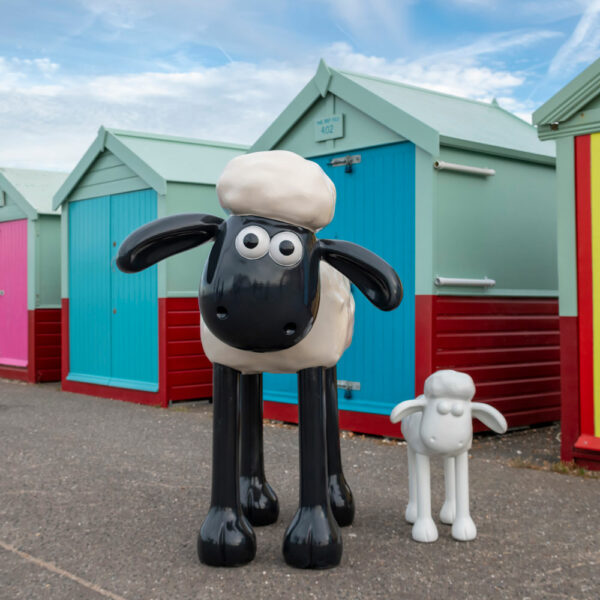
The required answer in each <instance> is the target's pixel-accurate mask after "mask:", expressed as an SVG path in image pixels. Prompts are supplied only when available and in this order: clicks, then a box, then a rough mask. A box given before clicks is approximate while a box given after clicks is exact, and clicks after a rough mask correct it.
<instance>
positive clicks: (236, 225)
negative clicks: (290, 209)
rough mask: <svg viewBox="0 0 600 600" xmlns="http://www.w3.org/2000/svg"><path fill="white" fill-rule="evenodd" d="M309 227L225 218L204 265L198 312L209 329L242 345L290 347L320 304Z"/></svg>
mask: <svg viewBox="0 0 600 600" xmlns="http://www.w3.org/2000/svg"><path fill="white" fill-rule="evenodd" d="M316 243H317V240H316V238H315V235H314V233H313V232H312V231H309V230H308V229H304V228H302V227H296V226H294V225H290V224H289V223H283V222H281V221H274V220H272V219H266V218H262V217H254V216H243V217H240V216H232V217H229V219H227V221H225V222H224V223H223V224H222V225H221V227H220V231H219V233H218V235H217V236H216V238H215V244H214V246H213V249H212V251H211V254H210V257H209V259H208V262H207V264H206V266H205V268H204V275H203V277H202V284H201V286H200V313H201V315H202V318H203V319H204V322H205V323H206V325H207V326H208V328H209V329H210V330H211V331H212V333H213V334H214V335H215V336H216V337H218V338H219V339H220V340H222V341H223V342H225V343H226V344H229V345H230V346H233V347H235V348H240V349H242V350H251V351H253V352H269V351H275V350H283V349H285V348H290V347H291V346H294V345H295V344H297V343H298V342H299V341H300V340H302V339H303V338H304V337H305V336H306V335H307V334H308V332H309V331H310V329H311V327H312V325H313V323H314V320H315V317H316V314H317V309H318V307H319V255H318V251H317V246H316Z"/></svg>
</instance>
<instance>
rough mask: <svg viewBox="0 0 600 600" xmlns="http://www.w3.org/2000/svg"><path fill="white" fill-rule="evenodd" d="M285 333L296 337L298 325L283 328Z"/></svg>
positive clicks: (290, 324) (287, 325) (293, 324)
mask: <svg viewBox="0 0 600 600" xmlns="http://www.w3.org/2000/svg"><path fill="white" fill-rule="evenodd" d="M283 333H285V335H294V334H295V333H296V323H286V324H285V325H284V326H283Z"/></svg>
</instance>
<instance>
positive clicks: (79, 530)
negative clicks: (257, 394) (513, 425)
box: [0, 380, 600, 600]
mask: <svg viewBox="0 0 600 600" xmlns="http://www.w3.org/2000/svg"><path fill="white" fill-rule="evenodd" d="M211 413H212V409H211V406H210V405H209V404H208V403H194V404H185V405H178V406H175V407H173V408H171V409H168V410H163V409H157V408H150V407H144V406H138V405H135V404H129V403H125V402H119V401H113V400H106V399H101V398H93V397H89V396H82V395H77V394H69V393H64V392H61V391H60V387H59V385H58V384H43V385H36V386H34V385H28V384H22V383H16V382H8V381H4V380H0V599H2V600H17V599H27V600H38V599H40V600H80V599H81V600H88V599H89V600H101V599H102V598H111V599H112V600H133V599H136V600H158V599H160V600H163V599H164V600H187V599H190V600H192V599H203V598H207V599H209V598H210V599H211V600H212V599H221V598H247V599H252V600H255V599H261V598H285V599H286V600H293V599H307V598H319V599H321V598H348V599H358V598H393V599H395V600H397V599H402V598H406V599H411V600H413V599H415V600H416V599H421V598H425V599H435V600H437V599H442V598H443V599H455V598H456V599H460V600H462V599H467V598H478V599H481V598H483V599H496V598H502V599H504V598H506V599H511V600H512V599H516V598H519V599H527V598H530V599H538V598H549V599H557V598H558V599H562V598H565V599H567V598H568V599H578V600H579V599H588V598H589V599H591V600H598V599H599V598H600V479H599V478H596V477H583V476H581V475H580V476H575V475H572V474H561V473H557V472H553V471H552V468H553V467H552V464H553V463H554V462H556V460H557V459H558V435H559V429H558V428H557V426H556V425H553V426H548V427H541V428H536V429H528V430H520V431H516V432H509V433H508V434H506V435H505V436H495V435H484V436H479V437H477V439H476V440H475V443H474V446H473V449H472V452H471V460H470V479H471V513H472V516H473V519H474V521H475V523H476V525H477V528H478V537H477V539H476V540H474V541H472V542H467V543H463V542H457V541H455V540H453V539H452V537H451V535H450V528H449V527H448V526H445V525H441V524H438V528H439V532H440V538H439V540H438V541H437V542H435V543H433V544H419V543H417V542H414V541H413V540H412V539H411V536H410V530H411V526H410V525H409V524H407V523H406V522H405V521H404V518H403V514H404V507H405V503H406V500H407V467H406V446H405V445H404V444H403V443H401V442H398V441H395V440H382V439H380V438H375V437H367V436H350V435H346V436H345V437H344V438H343V439H342V455H343V461H344V468H345V472H346V476H347V479H348V481H349V483H350V485H351V487H352V489H353V492H354V495H355V498H356V505H357V512H356V519H355V523H354V524H353V525H352V526H351V527H348V528H345V529H344V530H343V541H344V555H343V558H342V563H341V565H340V566H339V567H337V568H335V569H330V570H326V571H302V570H296V569H293V568H291V567H288V566H287V565H286V564H285V563H284V561H283V557H282V554H281V545H282V541H283V535H284V532H285V528H286V526H287V525H288V523H289V522H290V520H291V518H292V516H293V514H294V512H295V510H296V506H297V502H298V439H297V438H298V430H297V428H296V427H293V426H289V425H282V424H277V423H268V424H266V425H265V434H264V437H265V464H266V471H267V476H268V479H269V481H270V483H271V484H272V485H273V487H274V488H275V490H276V492H277V494H278V496H279V499H280V505H281V515H280V519H279V521H278V522H277V523H276V524H275V525H272V526H269V527H265V528H260V529H259V528H257V529H256V534H257V554H256V558H255V560H254V561H253V562H252V563H250V564H249V565H247V566H244V567H238V568H231V569H224V568H212V567H206V566H204V565H202V564H200V563H199V561H198V558H197V555H196V536H197V533H198V530H199V528H200V525H201V523H202V520H203V518H204V516H205V514H206V512H207V510H208V504H209V499H210V463H211V460H210V453H211V431H212V421H211ZM440 467H441V466H440V465H439V464H438V463H435V464H434V466H433V477H432V489H433V508H434V511H435V512H437V511H439V508H440V506H441V503H442V500H443V498H442V494H443V475H442V471H441V468H440ZM530 467H531V468H530ZM434 518H436V515H435V514H434ZM436 520H437V519H436Z"/></svg>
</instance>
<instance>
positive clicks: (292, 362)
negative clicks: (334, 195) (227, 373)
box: [200, 262, 354, 374]
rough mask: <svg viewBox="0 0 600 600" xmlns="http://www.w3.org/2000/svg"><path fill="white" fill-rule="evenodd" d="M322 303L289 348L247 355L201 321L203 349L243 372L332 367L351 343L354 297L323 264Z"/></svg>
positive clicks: (346, 283)
mask: <svg viewBox="0 0 600 600" xmlns="http://www.w3.org/2000/svg"><path fill="white" fill-rule="evenodd" d="M319 278H320V284H321V301H320V304H319V310H318V312H317V317H316V319H315V322H314V323H313V326H312V329H311V330H310V331H309V332H308V334H307V335H306V337H305V338H304V339H302V340H301V341H300V342H298V343H297V344H296V345H295V346H292V347H291V348H286V349H285V350H277V351H274V352H250V351H248V350H239V349H238V348H233V347H232V346H229V345H227V344H225V343H224V342H222V341H221V340H219V339H218V338H217V337H216V336H215V335H214V334H213V333H212V332H211V331H210V329H209V328H208V327H207V325H206V324H205V323H204V321H203V320H201V323H200V325H201V333H200V334H201V337H202V346H203V348H204V352H205V353H206V356H207V357H208V359H209V360H210V361H212V362H216V363H219V364H222V365H226V366H228V367H232V368H233V369H237V370H238V371H241V372H242V373H246V374H249V373H263V372H266V373H297V372H298V371H300V370H302V369H308V368H309V367H333V366H334V365H335V364H336V363H337V362H338V360H339V359H340V357H341V356H342V354H343V353H344V351H345V350H346V348H348V346H349V345H350V342H351V341H352V333H353V329H354V298H353V297H352V294H351V293H350V282H349V281H348V279H347V278H346V277H344V275H342V274H341V273H340V272H339V271H336V270H335V269H334V268H333V267H331V266H330V265H328V264H327V263H326V262H321V264H320V267H319Z"/></svg>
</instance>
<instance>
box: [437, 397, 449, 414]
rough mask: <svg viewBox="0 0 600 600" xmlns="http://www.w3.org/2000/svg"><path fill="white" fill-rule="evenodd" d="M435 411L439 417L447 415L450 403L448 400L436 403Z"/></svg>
mask: <svg viewBox="0 0 600 600" xmlns="http://www.w3.org/2000/svg"><path fill="white" fill-rule="evenodd" d="M437 411H438V412H439V413H440V415H447V414H448V413H449V412H450V402H448V400H442V401H440V402H438V405H437Z"/></svg>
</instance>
